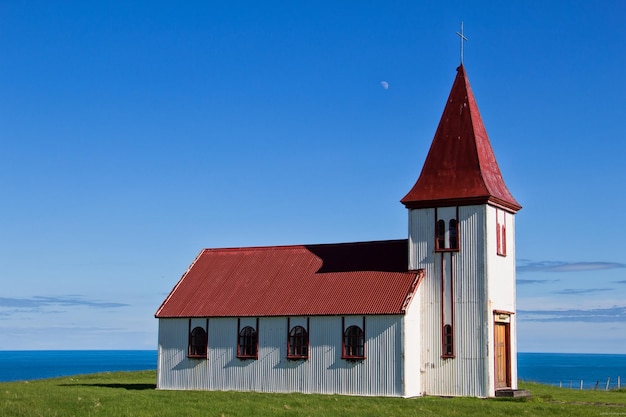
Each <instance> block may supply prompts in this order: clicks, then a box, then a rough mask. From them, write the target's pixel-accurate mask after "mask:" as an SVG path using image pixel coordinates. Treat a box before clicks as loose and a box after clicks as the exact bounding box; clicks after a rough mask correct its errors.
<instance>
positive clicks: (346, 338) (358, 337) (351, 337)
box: [341, 317, 365, 360]
mask: <svg viewBox="0 0 626 417" xmlns="http://www.w3.org/2000/svg"><path fill="white" fill-rule="evenodd" d="M341 322H342V328H344V331H343V337H342V342H341V358H342V359H347V360H363V359H365V317H363V328H361V327H359V326H356V325H352V326H349V327H348V328H347V329H346V328H345V317H342V318H341Z"/></svg>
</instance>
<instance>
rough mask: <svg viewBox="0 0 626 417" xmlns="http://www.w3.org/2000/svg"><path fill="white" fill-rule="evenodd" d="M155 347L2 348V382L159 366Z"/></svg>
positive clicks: (140, 369) (0, 370)
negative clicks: (120, 348)
mask: <svg viewBox="0 0 626 417" xmlns="http://www.w3.org/2000/svg"><path fill="white" fill-rule="evenodd" d="M156 365H157V351H156V350H4V351H2V350H0V382H7V381H23V380H26V381H27V380H32V379H43V378H54V377H58V376H71V375H80V374H92V373H97V372H112V371H143V370H150V369H156Z"/></svg>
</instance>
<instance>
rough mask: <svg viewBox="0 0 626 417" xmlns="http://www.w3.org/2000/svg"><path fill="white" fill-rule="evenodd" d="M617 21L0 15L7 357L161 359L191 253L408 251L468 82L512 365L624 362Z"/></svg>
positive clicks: (41, 9)
mask: <svg viewBox="0 0 626 417" xmlns="http://www.w3.org/2000/svg"><path fill="white" fill-rule="evenodd" d="M624 17H626V2H623V1H619V0H616V1H593V2H591V1H551V2H546V1H524V2H512V1H508V2H502V1H492V2H485V1H472V2H468V1H446V2H432V1H428V2H426V1H424V2H418V1H408V0H407V1H393V0H385V1H359V2H356V1H354V2H337V1H315V2H312V1H299V2H292V1H283V2H275V1H264V2H258V1H240V2H212V1H188V2H164V1H143V2H141V1H137V2H128V1H113V0H111V1H106V2H84V1H54V2H52V1H47V0H42V1H29V2H17V1H10V0H0V196H1V199H2V209H1V211H0V213H1V216H0V349H156V347H157V320H156V319H154V313H155V311H156V309H157V308H158V306H159V305H160V303H161V302H162V300H163V299H164V298H165V296H166V295H167V293H168V292H169V291H170V290H171V288H172V287H173V286H174V284H175V283H176V282H177V280H178V279H179V278H180V276H181V275H182V274H183V273H184V272H185V270H186V269H187V267H188V266H189V264H190V263H191V262H192V261H193V259H194V258H195V256H196V255H197V254H198V252H199V251H200V249H202V248H205V247H230V246H252V245H281V244H312V243H333V242H352V241H365V240H379V239H398V238H404V237H406V236H407V212H406V209H405V208H404V206H403V205H402V204H400V203H399V200H400V199H401V198H402V197H403V196H404V195H405V193H406V192H408V190H409V189H410V188H411V186H412V185H413V184H414V182H415V180H416V179H417V177H418V175H419V172H420V170H421V167H422V164H423V162H424V158H425V157H426V152H427V151H428V147H429V146H430V142H431V140H432V138H433V135H434V132H435V129H436V127H437V124H438V122H439V118H440V116H441V112H442V111H443V107H444V104H445V101H446V98H447V96H448V93H449V91H450V88H451V86H452V82H453V80H454V76H455V75H456V71H455V69H456V67H457V66H458V64H459V38H458V36H457V35H456V34H455V32H456V31H458V30H459V26H460V22H461V21H464V28H465V35H466V36H467V38H468V39H469V41H468V42H467V43H466V45H465V61H464V62H465V68H466V71H467V74H468V77H469V80H470V83H471V85H472V89H473V91H474V94H475V96H476V100H477V103H478V106H479V108H480V111H481V114H482V117H483V121H484V123H485V126H486V128H487V132H488V134H489V137H490V140H491V143H492V146H493V148H494V151H495V154H496V157H497V159H498V162H499V164H500V168H501V171H502V173H503V176H504V179H505V181H506V183H507V185H508V187H509V189H510V190H511V192H512V193H513V195H514V196H515V198H516V199H517V200H518V201H519V202H520V203H521V204H522V205H523V206H524V208H523V209H522V210H521V211H520V212H519V214H518V215H517V217H516V220H517V230H516V237H517V263H518V293H517V295H518V324H519V331H518V344H519V350H520V351H527V352H529V351H534V352H607V353H626V255H625V249H626V241H625V239H624V236H626V220H625V218H626V216H625V215H624V211H625V210H624V206H625V205H626V171H625V170H624V157H625V156H626V116H625V114H626V77H625V76H624V69H625V68H626V24H625V23H624Z"/></svg>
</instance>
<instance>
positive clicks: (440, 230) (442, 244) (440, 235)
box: [437, 220, 446, 250]
mask: <svg viewBox="0 0 626 417" xmlns="http://www.w3.org/2000/svg"><path fill="white" fill-rule="evenodd" d="M445 248H446V222H445V221H444V220H438V221H437V249H439V250H441V249H445Z"/></svg>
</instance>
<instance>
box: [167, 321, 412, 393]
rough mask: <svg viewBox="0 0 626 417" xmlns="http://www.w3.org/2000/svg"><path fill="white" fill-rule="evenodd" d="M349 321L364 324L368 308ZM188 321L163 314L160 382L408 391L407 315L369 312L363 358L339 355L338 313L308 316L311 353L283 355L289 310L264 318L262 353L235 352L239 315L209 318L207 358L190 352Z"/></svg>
mask: <svg viewBox="0 0 626 417" xmlns="http://www.w3.org/2000/svg"><path fill="white" fill-rule="evenodd" d="M203 320H205V321H206V319H203ZM293 320H297V319H296V318H293ZM352 322H354V323H352ZM345 323H346V326H348V325H349V324H359V325H360V326H362V323H363V316H346V317H345ZM292 325H293V321H292ZM188 326H189V322H188V319H160V320H159V352H158V353H159V359H158V378H157V380H158V388H159V389H197V390H236V391H261V392H296V391H297V392H304V393H324V394H335V393H336V394H348V395H383V396H402V395H403V394H404V388H403V385H402V384H403V372H404V365H403V359H402V347H401V343H402V334H403V331H402V326H403V316H366V319H365V337H366V342H365V343H366V345H365V349H366V359H365V360H362V361H348V360H345V359H341V339H342V319H341V317H340V316H328V317H317V316H316V317H310V319H309V339H310V355H309V358H308V359H307V360H288V359H287V358H286V355H287V318H286V317H261V318H259V329H258V330H259V355H258V360H241V359H238V358H237V357H236V355H237V346H236V343H237V318H211V319H209V349H208V355H207V356H208V359H191V358H188V357H187V345H188V334H187V333H188V329H189V327H188Z"/></svg>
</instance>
